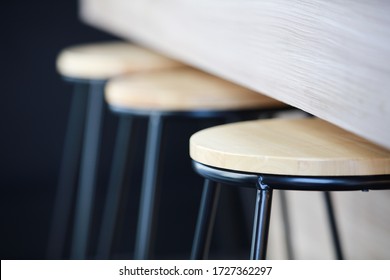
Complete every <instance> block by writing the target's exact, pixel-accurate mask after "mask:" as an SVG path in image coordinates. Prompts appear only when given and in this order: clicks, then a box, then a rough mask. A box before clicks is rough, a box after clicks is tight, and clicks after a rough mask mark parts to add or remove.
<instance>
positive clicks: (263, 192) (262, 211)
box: [250, 182, 272, 260]
mask: <svg viewBox="0 0 390 280" xmlns="http://www.w3.org/2000/svg"><path fill="white" fill-rule="evenodd" d="M271 204H272V189H271V188H269V187H268V186H266V185H262V183H261V182H260V183H259V188H258V190H257V197H256V209H255V216H254V222H253V235H252V248H251V256H250V259H251V260H264V259H265V258H266V255H267V243H268V231H269V222H270V217H271Z"/></svg>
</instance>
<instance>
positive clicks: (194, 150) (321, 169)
mask: <svg viewBox="0 0 390 280" xmlns="http://www.w3.org/2000/svg"><path fill="white" fill-rule="evenodd" d="M190 155H191V158H192V159H193V166H194V168H195V170H196V172H197V173H198V174H200V175H202V176H203V177H204V178H205V185H204V188H203V196H202V202H201V206H200V210H199V216H198V221H197V228H196V232H195V238H194V244H193V249H192V259H201V258H205V257H207V253H208V249H209V248H208V246H209V243H210V237H211V234H212V225H213V223H214V216H215V204H216V203H217V201H218V192H219V189H220V186H219V185H218V184H217V183H223V184H231V185H235V186H240V187H251V188H255V189H257V197H256V209H255V212H254V222H253V234H252V248H251V254H250V258H251V259H265V258H266V250H267V241H268V229H269V223H270V214H271V203H272V191H273V190H274V189H277V190H286V191H287V190H302V191H323V192H324V195H325V202H326V204H327V209H328V217H329V222H330V227H331V233H332V237H333V241H334V246H335V251H336V257H337V258H338V259H342V258H343V254H342V251H341V245H340V240H339V237H338V231H337V227H336V220H335V215H334V211H333V208H332V204H331V203H330V201H331V200H330V193H329V191H353V190H363V191H365V190H369V189H373V190H377V189H389V188H390V151H388V150H386V149H384V148H382V147H379V146H376V145H374V144H372V143H370V142H368V141H367V140H365V139H362V138H360V137H358V136H356V135H354V134H352V133H349V132H347V131H345V130H343V129H341V128H338V127H336V126H334V125H332V124H329V123H327V122H325V121H323V120H320V119H316V118H307V119H297V120H291V119H273V120H256V121H247V122H240V123H235V124H228V125H221V126H217V127H213V128H209V129H205V130H202V131H199V132H197V133H195V134H194V135H193V136H192V137H191V139H190Z"/></svg>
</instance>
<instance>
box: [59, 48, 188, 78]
mask: <svg viewBox="0 0 390 280" xmlns="http://www.w3.org/2000/svg"><path fill="white" fill-rule="evenodd" d="M179 66H181V64H180V63H179V62H177V61H174V60H172V59H169V58H167V57H164V56H162V55H159V54H157V53H155V52H153V51H150V50H148V49H145V48H142V47H139V46H136V45H133V44H130V43H126V42H120V41H119V42H104V43H95V44H85V45H78V46H73V47H69V48H66V49H64V50H63V51H62V52H61V53H60V54H59V56H58V59H57V70H58V72H59V73H61V74H62V75H64V76H66V77H73V78H79V79H94V80H105V79H108V78H111V77H113V76H117V75H121V74H125V73H134V72H141V71H148V70H156V69H164V68H171V67H179Z"/></svg>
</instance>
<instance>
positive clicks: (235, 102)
mask: <svg viewBox="0 0 390 280" xmlns="http://www.w3.org/2000/svg"><path fill="white" fill-rule="evenodd" d="M105 96H106V100H107V102H108V104H110V105H111V106H115V107H118V108H122V109H141V110H158V111H205V110H206V111H207V110H213V111H215V110H244V109H262V108H263V109H264V108H283V107H287V105H286V104H285V103H281V102H279V101H277V100H275V99H272V98H270V97H268V96H264V95H261V94H257V93H256V92H253V91H251V90H249V89H247V88H244V87H241V86H238V85H236V84H233V83H231V82H228V81H226V80H223V79H220V78H218V77H216V76H213V75H210V74H207V73H205V72H202V71H199V70H196V69H193V68H179V69H171V70H164V71H154V72H148V73H142V74H138V75H137V74H135V75H134V74H133V75H126V76H121V77H117V78H114V79H112V80H110V81H109V82H108V84H107V86H106V93H105Z"/></svg>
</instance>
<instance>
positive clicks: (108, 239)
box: [97, 116, 132, 259]
mask: <svg viewBox="0 0 390 280" xmlns="http://www.w3.org/2000/svg"><path fill="white" fill-rule="evenodd" d="M131 131H132V118H131V117H128V116H121V117H120V119H119V125H118V131H117V136H116V142H115V150H114V155H113V164H112V169H111V175H110V181H109V184H108V189H107V196H106V197H107V198H106V202H105V208H104V212H103V218H102V225H101V229H100V235H99V240H98V247H97V258H99V259H109V258H110V254H111V252H112V246H113V239H114V233H115V228H116V223H117V217H118V210H119V207H120V205H121V203H120V202H121V194H122V190H123V188H124V187H125V186H124V179H125V172H128V170H126V167H127V161H128V158H129V156H130V155H129V149H131V147H130V138H131V135H132V133H131Z"/></svg>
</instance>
